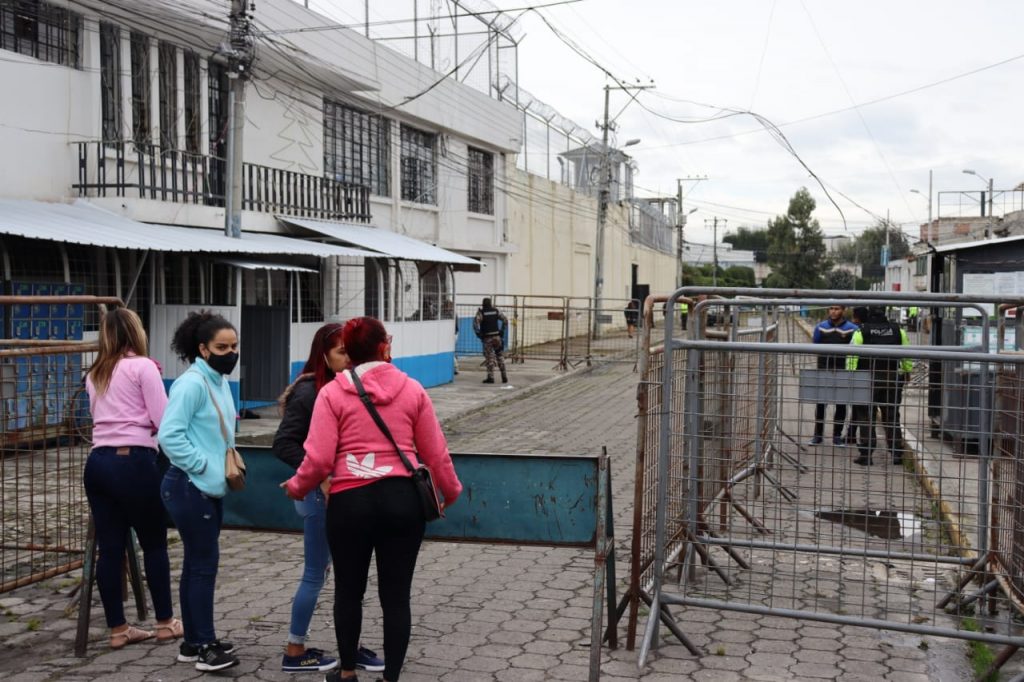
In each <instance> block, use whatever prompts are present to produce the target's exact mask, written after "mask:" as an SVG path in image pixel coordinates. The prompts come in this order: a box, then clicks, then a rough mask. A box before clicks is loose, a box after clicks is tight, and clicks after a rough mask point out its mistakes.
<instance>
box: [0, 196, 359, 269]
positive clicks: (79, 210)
mask: <svg viewBox="0 0 1024 682" xmlns="http://www.w3.org/2000/svg"><path fill="white" fill-rule="evenodd" d="M0 234H10V235H18V236H21V237H28V238H30V239H48V240H50V241H57V242H67V243H70V244H85V245H88V246H103V247H112V248H119V249H136V250H144V251H145V250H153V251H166V252H173V253H245V254H268V255H269V254H273V255H293V256H317V257H321V258H326V257H329V256H362V257H367V256H370V257H376V256H377V255H378V254H376V253H372V252H369V251H363V250H362V249H353V248H349V247H345V246H337V245H334V244H323V243H320V242H313V241H307V240H304V239H294V238H292V237H284V236H281V235H276V234H265V233H261V232H243V233H242V237H241V239H232V238H231V237H227V236H225V235H224V233H223V232H222V231H220V230H208V229H202V228H195V227H180V226H178V225H150V224H148V223H140V222H138V221H135V220H130V219H128V218H124V217H122V216H119V215H117V214H114V213H111V212H109V211H106V210H104V209H101V208H97V207H95V206H92V205H90V204H89V203H88V202H84V201H78V202H75V203H74V204H63V203H48V202H43V201H28V200H18V199H0Z"/></svg>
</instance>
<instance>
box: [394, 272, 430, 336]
mask: <svg viewBox="0 0 1024 682" xmlns="http://www.w3.org/2000/svg"><path fill="white" fill-rule="evenodd" d="M398 274H399V276H400V277H401V279H400V280H399V282H398V283H399V292H398V302H399V306H398V307H397V308H396V314H395V319H396V320H405V321H406V322H412V321H416V320H422V319H424V318H423V301H422V300H421V299H420V272H419V270H418V269H417V268H416V263H415V262H413V261H408V260H403V261H399V262H398Z"/></svg>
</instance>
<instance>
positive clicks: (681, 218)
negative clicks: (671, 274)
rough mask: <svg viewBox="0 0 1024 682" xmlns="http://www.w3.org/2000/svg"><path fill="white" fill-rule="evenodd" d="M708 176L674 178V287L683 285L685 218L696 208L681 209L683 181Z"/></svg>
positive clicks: (695, 180)
mask: <svg viewBox="0 0 1024 682" xmlns="http://www.w3.org/2000/svg"><path fill="white" fill-rule="evenodd" d="M707 179H708V176H706V175H698V176H696V177H689V176H687V177H685V178H676V194H677V199H676V200H677V202H678V206H679V208H678V213H677V214H676V288H679V287H681V286H683V243H684V240H683V232H684V230H685V229H686V218H687V216H689V215H690V213H693V212H694V211H696V210H697V209H695V208H692V209H690V212H689V213H687V212H686V211H684V210H683V183H684V182H700V181H701V180H707Z"/></svg>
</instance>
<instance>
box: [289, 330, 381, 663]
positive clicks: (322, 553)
mask: <svg viewBox="0 0 1024 682" xmlns="http://www.w3.org/2000/svg"><path fill="white" fill-rule="evenodd" d="M342 328H343V327H342V325H340V324H337V323H330V324H325V325H324V326H322V327H320V329H318V330H317V332H316V334H315V335H314V336H313V343H312V344H311V345H310V349H309V359H308V360H306V365H305V366H304V367H303V368H302V373H301V374H300V375H299V376H298V377H297V378H296V379H295V382H294V383H293V384H292V385H291V386H289V387H288V388H287V389H286V390H285V392H284V395H282V396H281V404H282V407H283V409H284V416H283V417H282V419H281V424H280V426H279V427H278V429H277V434H276V435H275V436H274V454H275V455H277V457H278V459H280V460H281V461H282V462H284V463H285V464H287V465H288V466H290V467H291V468H292V469H298V468H299V465H300V464H302V460H303V459H304V458H305V456H306V451H305V449H304V448H303V446H302V444H303V443H304V442H305V440H306V436H307V435H308V433H309V420H310V418H311V417H312V415H313V404H314V403H315V402H316V396H317V393H319V392H320V389H321V388H323V386H324V384H326V383H328V382H329V381H331V380H333V379H334V376H335V374H336V373H337V372H340V371H341V370H343V369H345V368H346V367H348V365H349V360H348V355H347V354H346V353H345V344H344V343H343V342H342V337H341V330H342ZM329 486H330V479H327V480H326V481H324V484H323V485H320V486H318V487H316V488H313V490H311V491H310V492H309V494H308V495H306V497H305V499H302V500H299V501H296V502H295V510H296V511H297V512H298V513H299V515H300V516H301V517H302V528H303V540H304V549H305V567H304V569H303V571H302V580H301V581H300V582H299V587H298V589H297V590H296V591H295V598H294V600H293V601H292V618H291V625H290V626H289V629H288V643H287V645H286V646H285V653H284V657H283V659H282V661H281V670H283V671H284V672H290V673H295V672H307V671H321V672H323V671H328V670H333V669H334V668H336V667H338V661H337V659H335V658H331V657H329V656H327V655H325V654H324V652H323V651H321V650H320V649H307V648H306V635H307V633H308V632H309V623H310V621H311V620H312V618H313V610H314V609H315V608H316V602H317V599H318V598H319V596H320V590H321V589H322V588H323V586H324V579H325V576H326V573H327V566H328V565H329V564H330V561H331V554H330V550H329V549H328V547H327V531H326V520H327V492H326V491H327V489H328V487H329ZM356 665H357V666H358V667H359V668H361V669H363V670H368V671H381V670H383V669H384V661H382V660H380V659H379V658H377V655H376V654H375V653H374V652H372V651H370V650H369V649H364V648H362V647H360V648H359V651H358V655H357V659H356Z"/></svg>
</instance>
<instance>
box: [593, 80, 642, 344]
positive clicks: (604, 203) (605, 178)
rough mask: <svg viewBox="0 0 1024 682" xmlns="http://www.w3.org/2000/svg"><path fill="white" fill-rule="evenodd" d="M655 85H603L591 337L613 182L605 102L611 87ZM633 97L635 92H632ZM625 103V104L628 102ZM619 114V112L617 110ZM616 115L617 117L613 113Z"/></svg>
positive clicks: (596, 322)
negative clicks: (602, 117) (602, 119)
mask: <svg viewBox="0 0 1024 682" xmlns="http://www.w3.org/2000/svg"><path fill="white" fill-rule="evenodd" d="M653 87H654V85H618V86H612V85H606V86H604V123H603V124H602V123H598V126H599V127H600V128H601V167H600V170H599V174H598V180H599V182H600V185H599V187H600V189H599V190H598V193H597V233H596V234H595V235H594V315H593V324H592V333H591V335H592V337H593V338H595V339H596V338H597V337H598V336H600V333H601V322H600V320H601V315H600V312H601V293H602V291H603V289H604V230H605V225H606V224H607V222H608V195H609V194H610V189H609V188H610V186H611V181H612V177H611V176H612V169H611V150H610V149H609V148H608V133H609V131H611V130H613V129H614V126H615V121H614V120H611V119H609V115H608V105H609V99H610V97H611V91H612V90H625V91H626V92H629V91H631V90H649V89H651V88H653ZM632 97H633V98H635V97H636V95H635V94H634V95H632ZM627 106H628V103H627ZM619 113H620V114H621V113H622V112H619ZM616 118H617V116H616Z"/></svg>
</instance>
